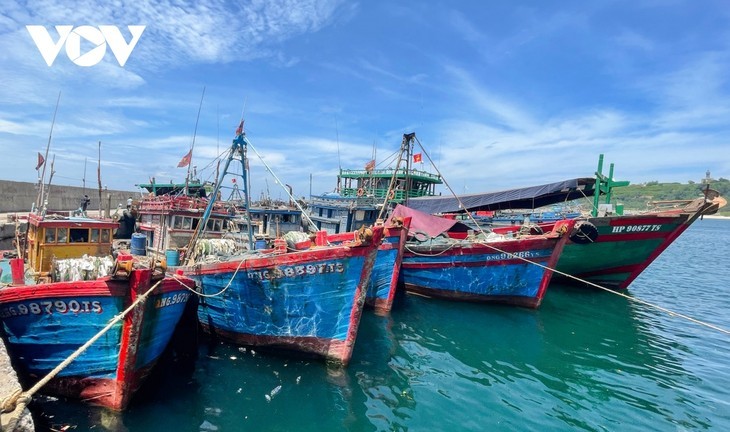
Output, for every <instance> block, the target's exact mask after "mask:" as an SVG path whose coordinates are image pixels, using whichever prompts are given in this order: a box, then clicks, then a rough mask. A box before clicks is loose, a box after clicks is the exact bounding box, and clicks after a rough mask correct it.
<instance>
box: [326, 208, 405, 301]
mask: <svg viewBox="0 0 730 432" xmlns="http://www.w3.org/2000/svg"><path fill="white" fill-rule="evenodd" d="M410 225H411V218H409V217H407V218H394V220H391V221H390V223H388V224H386V225H385V226H384V234H383V242H382V243H380V246H378V254H377V255H376V258H375V265H374V266H373V273H372V275H371V276H370V283H369V284H368V290H367V295H366V296H365V304H366V305H367V306H370V307H372V308H373V309H374V310H375V313H376V314H378V315H387V314H389V313H390V310H391V309H392V308H393V300H394V299H395V293H396V290H397V288H398V277H399V276H400V269H401V263H402V262H403V250H404V247H405V243H406V236H407V234H408V228H409V227H410ZM351 238H352V233H344V234H333V235H329V236H328V240H329V241H330V242H331V243H334V242H337V241H342V240H348V239H351Z"/></svg>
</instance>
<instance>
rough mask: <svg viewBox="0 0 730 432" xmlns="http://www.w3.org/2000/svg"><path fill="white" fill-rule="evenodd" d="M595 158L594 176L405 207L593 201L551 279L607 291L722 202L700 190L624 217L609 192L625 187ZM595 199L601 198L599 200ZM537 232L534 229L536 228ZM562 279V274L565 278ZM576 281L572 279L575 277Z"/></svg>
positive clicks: (441, 209)
mask: <svg viewBox="0 0 730 432" xmlns="http://www.w3.org/2000/svg"><path fill="white" fill-rule="evenodd" d="M602 168H603V155H600V157H599V162H598V170H597V171H596V177H595V179H593V178H577V179H571V180H565V181H561V182H555V183H550V184H546V185H539V186H532V187H528V188H521V189H513V190H508V191H501V192H491V193H482V194H471V195H464V196H460V197H459V199H460V200H461V203H463V204H464V205H463V206H461V204H460V203H459V202H458V201H457V200H456V199H454V198H447V197H433V198H422V199H414V200H411V201H410V203H409V205H410V206H411V207H413V208H415V209H418V210H420V211H423V212H426V213H429V214H440V213H454V212H463V211H464V210H465V209H466V210H469V211H486V210H498V209H524V208H538V207H541V206H545V205H551V204H555V203H560V202H566V201H570V200H574V199H578V198H587V197H593V206H592V211H591V214H590V215H589V216H581V217H579V218H576V219H575V220H576V226H575V229H574V230H573V231H572V232H571V234H570V235H569V238H568V241H567V243H566V245H565V247H564V249H563V252H562V254H561V255H560V259H559V260H558V263H557V267H556V270H557V271H558V272H559V273H556V274H555V275H554V277H553V279H554V280H560V281H563V282H571V283H578V284H580V283H584V282H585V281H588V282H590V283H594V284H598V285H600V286H603V287H607V288H613V289H625V288H628V286H629V285H630V284H631V282H632V281H634V280H635V279H636V278H637V277H638V276H639V275H640V274H641V272H643V271H644V269H646V268H647V267H648V266H649V265H650V264H651V263H652V262H653V261H654V260H655V259H656V258H657V257H658V256H659V255H660V254H661V253H662V252H663V251H664V250H665V249H666V248H667V247H669V245H671V244H672V242H674V241H675V240H676V239H677V238H678V237H679V236H680V235H681V234H682V233H683V232H684V231H685V230H686V229H687V228H688V227H689V226H690V225H691V224H692V223H694V222H695V221H696V220H697V219H699V218H701V217H702V216H703V215H709V214H713V213H716V212H717V210H718V208H720V207H721V206H722V205H724V202H725V201H724V199H722V197H719V194H718V193H717V192H716V191H713V190H711V189H709V188H706V189H705V190H704V191H703V194H702V196H700V197H698V198H697V199H695V200H692V201H686V202H681V203H679V202H672V203H670V204H671V208H665V209H656V210H652V211H647V212H643V213H641V214H634V215H625V214H623V207H622V206H620V205H616V206H614V205H613V204H612V203H611V196H612V189H613V188H615V187H620V186H626V185H628V182H626V181H616V180H614V179H613V164H611V166H610V170H609V175H608V176H606V175H604V174H602ZM601 196H603V197H604V200H603V202H601V201H602V200H601ZM554 227H555V225H554V224H552V223H548V224H540V225H539V230H542V231H545V232H547V231H550V230H553V229H554ZM520 229H523V228H522V227H521V226H520V225H515V226H511V227H503V228H494V231H495V232H497V233H510V232H516V231H519V230H520ZM536 229H537V228H536ZM563 273H564V274H565V275H568V276H565V275H564V274H563ZM576 278H577V279H576Z"/></svg>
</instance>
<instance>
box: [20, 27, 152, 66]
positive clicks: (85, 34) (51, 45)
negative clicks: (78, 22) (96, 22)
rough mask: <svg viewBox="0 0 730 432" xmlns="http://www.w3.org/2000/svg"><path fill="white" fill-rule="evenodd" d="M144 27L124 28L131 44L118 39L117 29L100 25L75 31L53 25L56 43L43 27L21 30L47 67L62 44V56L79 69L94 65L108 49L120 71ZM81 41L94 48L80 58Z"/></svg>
mask: <svg viewBox="0 0 730 432" xmlns="http://www.w3.org/2000/svg"><path fill="white" fill-rule="evenodd" d="M145 27H146V26H143V25H128V26H127V28H128V29H129V32H130V33H131V34H132V40H131V41H130V42H129V43H127V41H126V40H124V36H122V32H121V31H119V29H118V28H117V26H112V25H100V26H99V27H98V28H96V27H92V26H87V25H85V26H79V27H76V28H74V27H73V26H70V25H57V26H56V31H57V32H58V40H57V41H54V40H53V39H52V38H51V35H50V34H49V33H48V30H46V28H45V27H44V26H41V25H28V26H25V28H26V29H28V33H30V37H32V38H33V42H35V45H36V46H37V47H38V51H40V53H41V55H42V56H43V60H45V61H46V64H48V66H51V65H53V62H54V61H55V60H56V57H58V53H59V52H61V48H62V47H63V46H64V44H65V45H66V55H67V56H68V58H69V60H71V61H72V62H74V63H75V64H77V65H79V66H87V67H88V66H94V65H96V64H98V63H99V62H100V61H101V60H102V59H103V58H104V55H105V54H106V47H107V45H108V46H109V48H111V50H112V54H114V57H116V58H117V62H119V66H122V67H124V64H125V63H127V59H128V58H129V55H130V54H132V50H133V49H134V47H135V46H136V45H137V42H139V38H140V37H141V36H142V32H144V29H145ZM81 38H84V39H85V40H87V41H88V42H90V43H91V44H93V45H94V47H93V48H92V49H91V50H89V51H88V52H85V53H83V54H82V53H81Z"/></svg>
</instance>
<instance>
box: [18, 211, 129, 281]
mask: <svg viewBox="0 0 730 432" xmlns="http://www.w3.org/2000/svg"><path fill="white" fill-rule="evenodd" d="M118 227H119V224H118V223H117V222H114V221H112V220H103V219H101V220H100V219H91V218H86V217H69V216H62V215H56V214H46V215H45V216H41V215H36V214H33V213H31V214H30V215H28V242H27V253H28V255H27V256H28V260H27V262H28V265H29V266H30V268H32V269H33V270H34V271H35V272H36V273H40V276H44V275H45V274H47V273H48V272H50V270H51V262H52V261H53V260H54V259H66V258H81V257H82V256H84V255H91V256H106V255H110V254H111V253H112V241H113V239H112V234H113V233H114V231H115V230H116V229H117V228H118Z"/></svg>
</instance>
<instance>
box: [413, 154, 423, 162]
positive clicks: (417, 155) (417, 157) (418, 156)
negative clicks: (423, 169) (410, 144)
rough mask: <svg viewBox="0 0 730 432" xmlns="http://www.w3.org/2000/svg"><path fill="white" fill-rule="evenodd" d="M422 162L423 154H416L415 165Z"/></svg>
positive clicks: (414, 156)
mask: <svg viewBox="0 0 730 432" xmlns="http://www.w3.org/2000/svg"><path fill="white" fill-rule="evenodd" d="M417 162H422V159H421V153H416V154H414V155H413V163H417Z"/></svg>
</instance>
